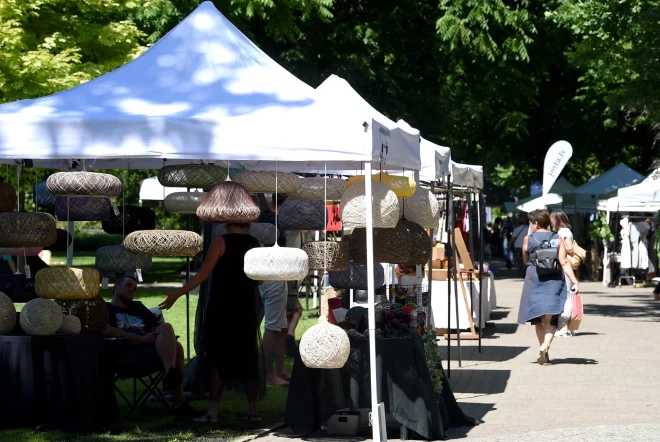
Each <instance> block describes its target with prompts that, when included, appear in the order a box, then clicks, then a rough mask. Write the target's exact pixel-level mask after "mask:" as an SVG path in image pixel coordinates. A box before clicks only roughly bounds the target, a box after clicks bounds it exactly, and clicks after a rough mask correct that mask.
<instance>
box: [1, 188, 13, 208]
mask: <svg viewBox="0 0 660 442" xmlns="http://www.w3.org/2000/svg"><path fill="white" fill-rule="evenodd" d="M14 210H16V189H14V186H12V185H11V184H8V183H0V212H13V211H14Z"/></svg>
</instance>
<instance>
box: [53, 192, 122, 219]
mask: <svg viewBox="0 0 660 442" xmlns="http://www.w3.org/2000/svg"><path fill="white" fill-rule="evenodd" d="M55 214H56V215H57V219H58V221H107V220H108V219H109V218H110V215H111V214H112V206H111V205H110V200H109V199H107V198H62V197H57V200H56V202H55Z"/></svg>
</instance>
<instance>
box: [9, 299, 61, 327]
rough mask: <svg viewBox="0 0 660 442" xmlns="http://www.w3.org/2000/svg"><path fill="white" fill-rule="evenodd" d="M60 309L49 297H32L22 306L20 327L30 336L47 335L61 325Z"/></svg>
mask: <svg viewBox="0 0 660 442" xmlns="http://www.w3.org/2000/svg"><path fill="white" fill-rule="evenodd" d="M63 317H64V315H63V314H62V309H61V308H60V306H59V305H57V303H56V302H55V301H53V300H51V299H40V298H38V299H33V300H32V301H29V302H28V303H27V304H25V305H24V306H23V309H22V310H21V314H20V316H19V318H20V323H21V328H22V329H23V331H24V332H25V333H26V334H28V335H30V336H49V335H53V334H55V333H57V330H59V329H60V327H61V326H62V319H63Z"/></svg>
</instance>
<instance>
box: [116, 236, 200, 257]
mask: <svg viewBox="0 0 660 442" xmlns="http://www.w3.org/2000/svg"><path fill="white" fill-rule="evenodd" d="M203 246H204V239H203V238H202V237H201V236H200V235H199V234H198V233H195V232H188V231H186V230H139V231H137V232H133V233H131V234H129V235H128V236H126V238H125V239H124V247H126V250H128V251H130V252H133V253H138V254H142V255H149V256H189V257H193V256H195V255H197V254H198V253H199V252H201V251H202V248H203Z"/></svg>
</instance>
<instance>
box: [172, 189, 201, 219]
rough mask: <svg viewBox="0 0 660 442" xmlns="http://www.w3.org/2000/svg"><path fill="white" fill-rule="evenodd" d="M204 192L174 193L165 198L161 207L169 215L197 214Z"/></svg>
mask: <svg viewBox="0 0 660 442" xmlns="http://www.w3.org/2000/svg"><path fill="white" fill-rule="evenodd" d="M205 196H206V192H174V193H170V194H169V195H167V196H166V197H165V200H164V201H163V206H164V207H165V210H167V211H168V212H169V213H184V214H187V213H192V214H196V213H197V208H198V207H199V205H200V204H201V203H202V200H203V199H204V197H205Z"/></svg>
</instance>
